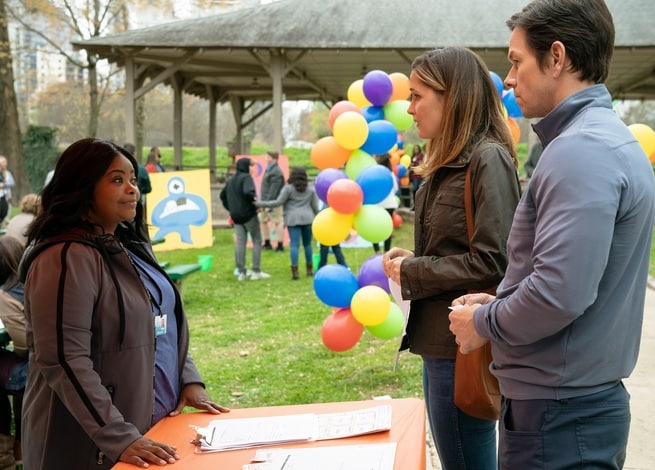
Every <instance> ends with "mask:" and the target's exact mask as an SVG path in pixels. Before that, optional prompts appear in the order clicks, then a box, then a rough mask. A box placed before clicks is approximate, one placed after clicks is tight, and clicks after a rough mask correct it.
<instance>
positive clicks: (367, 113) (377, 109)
mask: <svg viewBox="0 0 655 470" xmlns="http://www.w3.org/2000/svg"><path fill="white" fill-rule="evenodd" d="M361 111H362V116H364V119H366V122H371V121H379V120H380V119H384V108H383V107H382V106H366V107H365V108H362V109H361Z"/></svg>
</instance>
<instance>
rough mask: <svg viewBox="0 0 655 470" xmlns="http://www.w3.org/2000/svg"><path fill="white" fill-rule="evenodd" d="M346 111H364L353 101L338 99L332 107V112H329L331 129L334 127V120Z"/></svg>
mask: <svg viewBox="0 0 655 470" xmlns="http://www.w3.org/2000/svg"><path fill="white" fill-rule="evenodd" d="M346 111H356V112H358V113H359V114H361V113H362V112H361V110H360V109H359V107H357V105H356V104H355V103H353V102H352V101H348V100H342V101H337V102H336V103H335V104H334V106H332V108H330V112H329V113H328V124H329V125H330V129H332V128H333V127H334V121H335V120H336V119H337V118H338V117H339V116H340V115H341V114H342V113H344V112H346Z"/></svg>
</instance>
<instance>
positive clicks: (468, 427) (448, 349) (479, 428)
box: [383, 47, 520, 470]
mask: <svg viewBox="0 0 655 470" xmlns="http://www.w3.org/2000/svg"><path fill="white" fill-rule="evenodd" d="M410 88H411V92H412V101H411V104H410V106H409V109H408V112H409V113H410V114H411V115H412V116H413V118H414V122H415V124H416V127H417V129H418V133H419V136H420V137H421V138H423V139H427V141H428V143H427V152H426V155H425V160H424V161H423V163H422V164H421V165H420V166H419V167H417V168H416V172H417V173H419V174H420V175H421V176H422V178H423V184H422V185H421V187H420V188H419V190H418V192H417V193H416V201H415V216H414V217H415V222H414V226H415V232H414V251H409V250H405V249H402V248H392V249H391V250H390V251H388V252H387V253H386V254H385V255H384V258H383V264H384V269H385V272H386V274H387V276H389V277H390V278H391V279H392V280H393V281H395V282H397V283H399V284H400V287H401V291H402V295H403V298H404V299H406V300H410V301H411V306H410V314H409V319H408V324H407V334H406V336H405V337H404V338H403V345H402V349H406V348H409V350H410V351H411V352H412V353H414V354H419V355H420V356H421V357H422V359H423V387H424V394H425V401H426V407H427V410H428V418H429V422H430V427H431V429H432V435H433V437H434V441H435V443H436V447H437V451H438V454H439V458H440V460H441V465H442V468H444V470H452V469H467V468H468V469H478V470H480V469H482V470H486V469H495V468H496V426H495V424H496V423H495V422H494V421H486V420H481V419H478V418H474V417H472V416H469V415H467V414H465V413H463V412H462V411H460V410H458V409H457V408H456V407H455V405H454V403H453V391H454V366H455V353H456V351H457V345H456V344H455V337H454V336H453V335H452V333H451V332H450V331H449V329H448V327H449V321H448V313H449V309H448V306H449V305H450V303H451V301H452V300H453V299H454V298H456V297H458V296H460V295H462V294H464V293H466V292H467V291H468V290H470V289H475V290H476V291H480V290H484V289H488V288H490V287H493V286H495V285H497V284H498V283H499V282H500V280H501V279H502V277H503V275H504V273H505V267H506V266H507V252H506V247H505V245H506V241H507V237H508V234H509V229H510V225H511V223H512V218H513V214H514V209H515V208H516V205H517V203H518V200H519V192H520V190H519V182H518V177H517V173H516V166H517V160H516V153H515V150H514V144H513V142H512V137H511V134H510V130H509V127H508V125H507V123H506V121H505V118H504V116H503V112H502V103H501V100H500V96H499V95H498V92H497V91H496V88H495V87H494V84H493V81H492V80H491V77H490V74H489V71H488V69H487V67H486V66H485V65H484V63H483V62H482V61H481V59H480V58H479V57H478V56H477V55H476V54H474V53H473V52H471V51H470V50H468V49H465V48H456V47H451V48H445V49H438V50H434V51H430V52H426V53H425V54H423V55H421V56H419V57H417V58H416V59H415V60H414V63H413V64H412V71H411V74H410ZM469 166H470V167H471V173H470V175H471V191H472V194H473V206H474V230H473V236H472V239H471V244H472V246H473V247H474V248H475V250H474V252H472V251H471V250H469V240H468V236H467V230H466V216H465V210H464V183H465V177H466V171H467V167H469Z"/></svg>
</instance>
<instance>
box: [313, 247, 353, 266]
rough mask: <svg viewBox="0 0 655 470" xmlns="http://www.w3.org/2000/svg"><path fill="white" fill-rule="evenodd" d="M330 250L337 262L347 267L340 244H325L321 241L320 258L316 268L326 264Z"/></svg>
mask: <svg viewBox="0 0 655 470" xmlns="http://www.w3.org/2000/svg"><path fill="white" fill-rule="evenodd" d="M330 251H332V253H333V254H334V258H335V259H336V260H337V263H338V264H340V265H342V266H345V267H348V263H346V258H345V257H344V256H343V250H342V249H341V245H340V244H336V245H332V246H327V245H323V244H322V243H321V244H320V246H319V254H320V258H319V261H318V269H321V268H322V267H323V266H325V265H326V264H327V260H328V254H329V253H330Z"/></svg>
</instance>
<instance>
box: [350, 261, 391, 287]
mask: <svg viewBox="0 0 655 470" xmlns="http://www.w3.org/2000/svg"><path fill="white" fill-rule="evenodd" d="M357 282H359V287H360V288H361V287H364V286H378V287H380V288H382V289H384V290H385V291H386V292H387V293H391V289H390V288H389V279H388V278H387V275H386V274H384V268H383V267H382V255H381V254H380V255H373V256H371V257H370V258H369V259H367V260H366V261H364V263H363V264H362V267H361V268H359V274H357Z"/></svg>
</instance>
